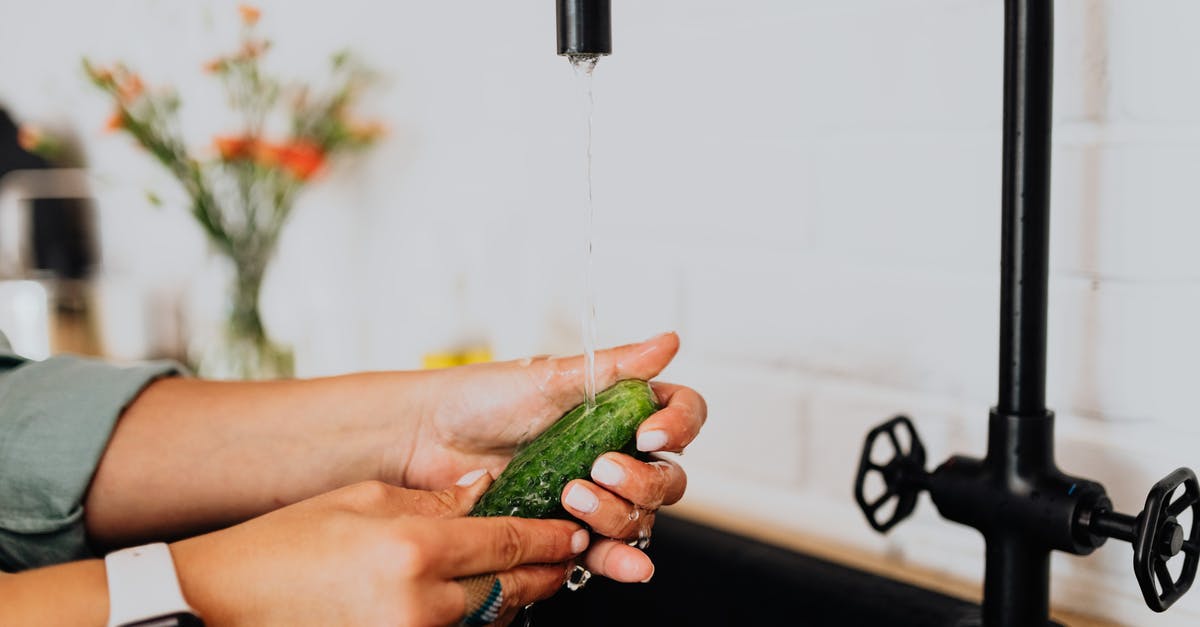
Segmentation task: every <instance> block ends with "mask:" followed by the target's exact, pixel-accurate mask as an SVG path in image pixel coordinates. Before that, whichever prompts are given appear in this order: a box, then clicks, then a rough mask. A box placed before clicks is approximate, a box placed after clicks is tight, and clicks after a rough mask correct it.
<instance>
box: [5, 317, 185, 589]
mask: <svg viewBox="0 0 1200 627" xmlns="http://www.w3.org/2000/svg"><path fill="white" fill-rule="evenodd" d="M179 373H181V368H180V366H179V365H178V364H175V363H172V362H151V363H146V364H140V365H136V366H131V367H118V366H115V365H112V364H108V363H104V362H102V361H99V360H94V359H85V358H81V357H75V356H69V355H61V356H55V357H51V358H49V359H47V360H45V361H31V360H27V359H24V358H22V357H20V356H18V355H15V354H13V352H12V349H11V347H10V345H9V344H8V341H7V340H6V339H5V338H4V336H3V334H0V570H4V571H8V572H16V571H19V570H24V569H28V568H35V567H38V566H46V565H50V564H58V563H61V562H67V561H71V560H76V559H83V558H87V557H93V556H94V554H93V553H92V551H91V550H90V548H89V547H88V542H87V537H86V534H85V530H84V522H83V498H84V495H85V494H86V492H87V489H88V484H89V483H91V480H92V475H93V473H94V472H95V470H96V466H97V465H98V464H99V463H100V457H101V455H103V453H104V449H105V447H106V446H107V445H108V439H109V436H110V435H111V434H112V430H113V426H114V425H115V424H116V421H117V418H118V417H119V416H120V415H121V412H122V411H123V410H124V409H125V406H126V405H128V404H129V403H130V402H132V401H133V399H134V398H135V397H136V396H137V395H138V394H139V393H140V392H141V391H142V389H143V388H145V387H146V386H147V385H148V384H149V383H150V382H152V381H154V380H155V379H157V378H159V377H164V376H170V375H174V374H179Z"/></svg>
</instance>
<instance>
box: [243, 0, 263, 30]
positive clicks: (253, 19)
mask: <svg viewBox="0 0 1200 627" xmlns="http://www.w3.org/2000/svg"><path fill="white" fill-rule="evenodd" d="M238 13H241V14H242V23H243V24H245V25H246V26H254V25H255V24H256V23H257V22H258V18H260V17H262V11H260V10H258V8H257V7H252V6H250V5H248V4H239V5H238Z"/></svg>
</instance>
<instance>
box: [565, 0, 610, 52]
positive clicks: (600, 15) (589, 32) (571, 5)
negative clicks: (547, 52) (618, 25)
mask: <svg viewBox="0 0 1200 627" xmlns="http://www.w3.org/2000/svg"><path fill="white" fill-rule="evenodd" d="M557 4H558V11H557V18H558V54H560V55H566V56H594V55H609V54H612V6H611V3H610V0H557Z"/></svg>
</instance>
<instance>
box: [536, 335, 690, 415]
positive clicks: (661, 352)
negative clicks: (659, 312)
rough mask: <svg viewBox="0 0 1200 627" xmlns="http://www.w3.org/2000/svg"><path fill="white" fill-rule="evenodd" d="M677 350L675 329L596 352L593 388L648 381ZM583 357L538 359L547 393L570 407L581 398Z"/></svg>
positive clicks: (677, 338)
mask: <svg viewBox="0 0 1200 627" xmlns="http://www.w3.org/2000/svg"><path fill="white" fill-rule="evenodd" d="M678 352H679V336H678V335H677V334H676V333H675V332H673V331H672V332H669V333H663V334H661V335H656V336H654V337H652V338H650V339H648V340H645V341H644V342H638V343H636V344H626V345H624V346H617V347H615V348H609V349H605V350H602V351H597V352H596V389H597V390H603V389H605V388H607V387H609V386H611V385H613V384H614V383H616V382H617V381H620V380H622V379H642V380H647V381H648V380H650V379H652V378H654V377H655V376H658V373H660V372H662V370H663V369H664V368H666V367H667V364H669V363H671V360H672V359H674V358H675V354H676V353H678ZM584 365H585V364H584V356H583V355H576V356H574V357H562V358H556V359H548V360H546V361H543V362H540V367H541V368H544V369H545V371H544V373H543V380H544V381H545V382H546V385H544V386H543V389H544V391H545V392H547V393H548V395H549V396H550V397H551V398H553V399H555V400H556V401H559V404H560V405H563V406H565V407H567V408H570V407H572V406H574V405H576V404H578V403H579V401H580V399H582V398H583V391H584V390H583V375H584Z"/></svg>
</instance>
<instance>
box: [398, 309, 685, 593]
mask: <svg viewBox="0 0 1200 627" xmlns="http://www.w3.org/2000/svg"><path fill="white" fill-rule="evenodd" d="M678 350H679V338H678V336H676V335H675V334H674V333H667V334H664V335H660V336H658V337H655V338H652V339H650V340H647V341H645V342H642V343H639V344H630V345H627V346H621V347H618V348H613V349H609V350H605V351H600V352H597V353H596V388H597V390H603V389H605V388H607V387H608V386H610V385H612V384H613V383H616V382H617V381H618V380H621V379H631V378H636V379H644V380H649V379H651V378H653V377H655V376H656V375H658V373H659V372H661V371H662V370H663V368H665V367H666V366H667V364H669V363H670V361H671V359H672V358H673V357H674V356H675V354H676V352H677V351H678ZM583 373H584V362H583V357H582V356H575V357H570V358H549V357H538V358H532V359H524V360H518V361H510V362H503V363H495V364H481V365H477V366H468V367H462V368H452V369H447V370H441V371H436V372H433V373H430V376H431V379H430V381H429V384H428V386H427V390H428V393H429V394H430V395H431V396H429V397H427V399H426V401H425V405H426V406H427V408H428V409H426V410H425V411H424V412H423V413H422V414H421V419H420V421H419V423H418V426H417V428H416V430H415V433H416V434H417V436H416V437H415V438H414V439H413V440H412V441H411V442H409V443H408V446H410V447H411V448H410V449H409V450H411V456H410V457H409V458H408V459H407V463H406V464H404V465H400V464H397V468H398V470H397V476H395V477H390V478H389V477H385V479H388V480H391V481H394V482H398V483H401V484H403V485H407V486H410V487H426V488H435V487H440V486H443V485H446V484H447V483H449V482H450V481H452V480H453V478H454V477H457V476H458V475H459V474H461V473H462V472H464V471H466V470H470V469H472V468H487V469H489V470H490V471H491V472H492V473H493V474H494V475H498V474H499V473H500V471H501V470H502V469H503V468H504V466H505V465H506V464H507V463H508V461H509V460H510V459H511V458H512V455H513V453H514V452H515V450H516V448H517V446H518V445H520V444H521V443H524V442H528V441H529V440H532V439H533V438H534V437H536V436H537V435H538V434H539V433H541V432H542V431H544V430H545V429H546V428H547V427H548V426H550V425H551V424H552V423H553V422H554V421H555V420H557V419H558V418H560V417H562V415H563V414H564V413H566V412H567V411H568V410H570V409H571V408H572V407H575V406H576V405H578V404H579V403H581V402H583V401H584V387H583ZM652 387H653V388H654V390H655V392H656V393H657V394H658V397H659V400H660V403H661V404H662V406H663V409H661V410H660V411H658V412H657V413H655V414H654V415H653V416H651V417H650V418H648V419H647V420H646V421H645V422H644V423H643V424H642V425H641V427H639V429H638V435H637V442H638V449H639V450H640V451H643V452H647V453H649V452H656V451H670V452H678V451H681V450H683V448H684V447H685V446H687V445H688V444H689V443H690V442H691V441H692V439H693V438H695V437H696V434H697V433H698V432H699V431H700V428H701V426H702V425H703V423H704V420H705V417H706V415H707V414H706V412H707V409H706V407H705V404H704V400H703V398H701V397H700V395H699V394H697V393H696V392H695V391H693V390H691V389H688V388H686V387H681V386H677V385H671V384H665V383H658V382H655V383H652ZM592 478H593V479H595V482H593V481H574V482H571V483H570V484H568V485H567V486H566V488H565V489H564V491H563V500H564V504H565V506H566V509H567V511H569V512H570V513H571V514H572V515H574V516H576V517H578V518H579V519H580V520H582V521H584V522H585V523H587V524H588V525H589V526H590V527H591V528H592V529H593V530H594V531H595V532H596V533H597V534H599V535H601V536H604V537H606V538H610V539H606V540H601V541H599V542H596V543H595V545H594V546H593V548H592V550H591V551H589V553H588V555H587V556H586V560H585V565H586V566H587V567H588V569H589V570H591V571H592V572H594V573H596V574H599V575H603V576H607V577H610V578H612V579H616V580H618V581H626V582H635V581H645V580H648V579H649V578H650V576H651V575H652V574H653V572H654V565H653V564H652V563H651V562H650V559H649V558H648V557H646V555H645V554H644V553H643V552H642V551H640V550H638V549H636V548H634V547H631V546H627V545H626V544H625V543H623V542H619V541H617V540H628V539H636V538H639V537H645V536H646V535H647V534H648V533H649V530H650V527H651V526H652V525H653V522H654V512H655V510H657V509H658V508H659V507H660V506H662V505H670V504H672V503H674V502H676V501H678V500H679V499H680V498H681V497H682V495H683V492H684V489H685V487H686V483H687V479H686V475H685V474H684V472H683V469H682V468H680V467H679V465H678V464H676V463H674V462H672V461H669V460H666V459H655V460H653V461H651V462H648V463H647V462H642V461H639V460H637V459H634V458H633V457H630V456H628V455H623V454H620V453H609V454H606V455H603V456H601V458H600V459H599V460H597V462H596V465H595V466H593V469H592ZM601 486H604V487H603V488H602V487H601ZM589 510H590V511H589ZM631 519H632V520H631Z"/></svg>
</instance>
